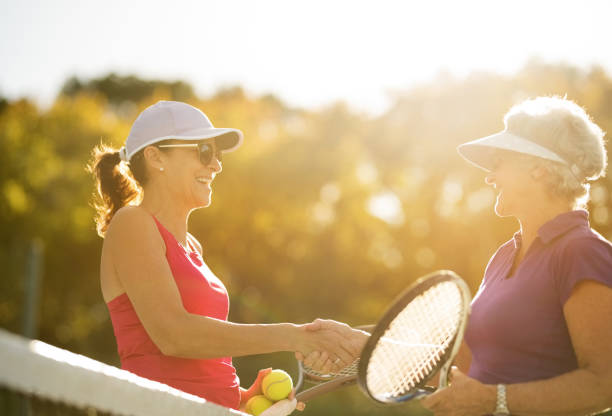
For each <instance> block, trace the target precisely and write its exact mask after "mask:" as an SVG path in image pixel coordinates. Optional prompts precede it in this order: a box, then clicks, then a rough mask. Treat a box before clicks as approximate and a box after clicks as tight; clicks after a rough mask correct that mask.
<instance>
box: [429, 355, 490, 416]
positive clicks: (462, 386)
mask: <svg viewBox="0 0 612 416" xmlns="http://www.w3.org/2000/svg"><path fill="white" fill-rule="evenodd" d="M450 380H451V384H450V385H449V386H448V387H446V388H443V389H440V390H438V391H436V392H435V393H432V394H430V395H429V396H426V397H425V398H423V399H421V405H422V406H423V407H424V408H426V409H428V410H429V411H431V412H432V413H433V414H434V415H435V416H475V415H484V414H491V413H493V410H494V409H495V405H496V397H497V391H496V387H495V386H493V385H487V384H483V383H481V382H480V381H478V380H476V379H473V378H471V377H468V376H466V375H465V374H463V373H462V372H461V371H459V369H458V368H457V367H453V368H452V369H451V374H450Z"/></svg>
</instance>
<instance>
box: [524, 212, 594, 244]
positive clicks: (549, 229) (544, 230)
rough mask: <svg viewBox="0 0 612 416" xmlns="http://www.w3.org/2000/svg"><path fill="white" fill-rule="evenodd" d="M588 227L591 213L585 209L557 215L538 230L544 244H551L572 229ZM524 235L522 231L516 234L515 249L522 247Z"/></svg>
mask: <svg viewBox="0 0 612 416" xmlns="http://www.w3.org/2000/svg"><path fill="white" fill-rule="evenodd" d="M581 225H586V226H587V227H588V226H589V213H588V212H587V211H585V210H583V209H578V210H575V211H569V212H564V213H563V214H559V215H557V216H556V217H555V218H553V219H552V220H550V221H548V222H547V223H545V224H544V225H542V226H541V227H540V228H539V229H538V237H539V238H540V240H541V241H542V242H543V243H544V244H548V243H550V242H551V241H552V240H554V239H555V238H557V237H559V236H561V235H563V234H565V233H567V232H568V231H569V230H571V229H572V228H575V227H578V226H581ZM521 241H522V235H521V232H520V231H517V232H516V233H514V247H515V248H519V247H520V246H521Z"/></svg>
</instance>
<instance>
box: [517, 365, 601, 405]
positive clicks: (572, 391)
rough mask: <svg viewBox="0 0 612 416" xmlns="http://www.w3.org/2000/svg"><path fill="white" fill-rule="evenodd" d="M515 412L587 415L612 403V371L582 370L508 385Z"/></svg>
mask: <svg viewBox="0 0 612 416" xmlns="http://www.w3.org/2000/svg"><path fill="white" fill-rule="evenodd" d="M507 400H508V408H509V409H510V411H511V412H512V414H513V415H514V414H516V415H525V416H535V415H564V416H565V415H587V414H590V413H593V412H596V411H601V410H604V409H606V408H607V407H610V406H612V403H611V402H612V380H611V375H610V374H607V375H606V374H597V373H595V372H593V371H590V370H587V369H578V370H575V371H571V372H569V373H565V374H562V375H560V376H557V377H554V378H550V379H547V380H539V381H533V382H529V383H519V384H512V385H508V386H507Z"/></svg>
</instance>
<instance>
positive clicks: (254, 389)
mask: <svg viewBox="0 0 612 416" xmlns="http://www.w3.org/2000/svg"><path fill="white" fill-rule="evenodd" d="M270 371H272V369H271V368H264V369H262V370H259V373H257V377H256V378H255V381H254V382H253V384H251V387H249V388H248V389H246V390H243V389H240V408H241V409H244V406H246V402H248V401H249V399H250V398H251V397H253V396H255V395H257V394H263V393H262V390H261V382H262V381H263V378H264V377H265V376H267V375H268V374H270Z"/></svg>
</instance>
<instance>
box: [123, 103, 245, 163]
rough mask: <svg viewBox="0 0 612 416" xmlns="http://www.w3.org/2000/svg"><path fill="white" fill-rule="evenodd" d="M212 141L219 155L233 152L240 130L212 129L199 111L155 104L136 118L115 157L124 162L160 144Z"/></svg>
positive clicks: (238, 144) (240, 139)
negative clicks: (166, 142) (220, 151)
mask: <svg viewBox="0 0 612 416" xmlns="http://www.w3.org/2000/svg"><path fill="white" fill-rule="evenodd" d="M212 138H216V144H217V146H219V148H220V149H221V150H222V151H223V152H231V151H233V150H236V149H237V148H238V147H239V146H240V145H241V144H242V140H243V135H242V132H241V131H240V130H237V129H230V128H216V127H213V125H212V123H211V122H210V120H209V119H208V117H206V114H204V113H203V112H202V111H200V110H199V109H197V108H195V107H194V106H192V105H189V104H186V103H182V102H178V101H158V102H157V103H155V104H153V105H152V106H150V107H147V108H146V109H145V110H143V112H142V113H140V115H139V116H138V118H137V119H136V121H134V124H133V125H132V129H131V130H130V134H129V135H128V138H127V139H126V140H125V146H124V147H122V148H121V149H120V150H119V156H120V157H121V160H123V161H124V162H128V161H129V160H130V159H131V158H132V156H134V154H135V153H136V152H138V151H139V150H141V149H144V148H145V147H147V146H150V145H152V144H154V143H157V142H160V141H162V140H168V139H176V140H203V139H212Z"/></svg>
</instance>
